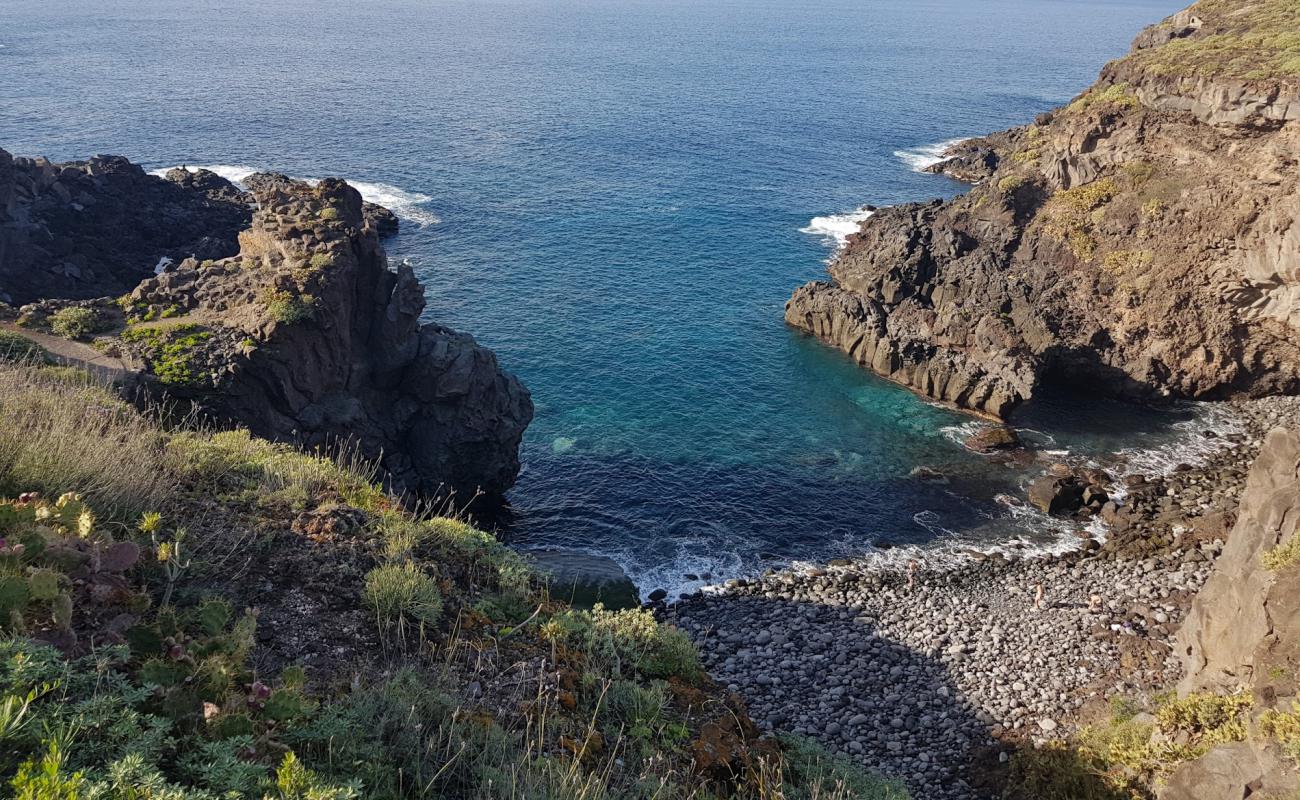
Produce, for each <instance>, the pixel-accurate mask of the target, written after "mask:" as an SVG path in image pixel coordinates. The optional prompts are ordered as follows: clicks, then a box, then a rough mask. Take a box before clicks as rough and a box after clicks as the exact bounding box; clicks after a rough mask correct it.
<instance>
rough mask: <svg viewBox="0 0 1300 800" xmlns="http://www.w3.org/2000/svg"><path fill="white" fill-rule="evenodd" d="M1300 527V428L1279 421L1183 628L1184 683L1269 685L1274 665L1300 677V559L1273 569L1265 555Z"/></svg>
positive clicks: (1192, 687) (1189, 686)
mask: <svg viewBox="0 0 1300 800" xmlns="http://www.w3.org/2000/svg"><path fill="white" fill-rule="evenodd" d="M1297 533H1300V431H1296V430H1285V429H1281V428H1279V429H1277V430H1274V431H1273V432H1272V433H1270V434H1269V436H1268V439H1267V440H1266V441H1265V444H1264V448H1263V449H1262V450H1261V451H1260V454H1259V457H1258V458H1257V459H1256V460H1255V463H1254V465H1253V466H1252V467H1251V470H1250V477H1249V478H1248V480H1247V482H1246V490H1245V492H1244V494H1243V495H1242V498H1241V506H1240V516H1239V517H1238V518H1237V524H1236V526H1235V527H1234V528H1233V530H1232V534H1231V535H1230V536H1229V537H1228V543H1227V546H1225V547H1224V549H1223V555H1221V556H1220V557H1219V560H1218V561H1217V562H1216V564H1215V568H1214V573H1213V574H1212V575H1211V576H1210V579H1209V580H1208V581H1207V582H1206V584H1205V587H1204V588H1203V589H1202V590H1201V592H1200V594H1199V595H1197V597H1196V600H1195V602H1194V603H1193V604H1192V610H1191V612H1190V613H1189V614H1188V616H1187V621H1186V623H1185V624H1184V625H1183V628H1182V631H1181V632H1180V635H1179V640H1180V643H1179V647H1180V650H1181V655H1182V656H1183V659H1184V662H1185V664H1186V667H1187V669H1186V678H1185V679H1184V681H1183V683H1182V686H1181V687H1180V688H1182V689H1183V690H1185V691H1198V690H1203V689H1214V690H1220V691H1222V690H1232V689H1236V688H1238V687H1241V686H1263V685H1268V683H1269V681H1270V675H1269V673H1270V672H1271V673H1273V674H1274V675H1276V674H1278V673H1279V671H1280V672H1282V673H1285V674H1286V676H1287V681H1288V682H1291V683H1293V682H1294V679H1295V674H1296V673H1297V671H1298V670H1300V558H1296V559H1293V560H1294V561H1295V562H1296V563H1293V564H1286V565H1283V566H1281V567H1280V568H1277V569H1269V568H1268V566H1266V556H1267V555H1268V554H1269V553H1270V552H1273V551H1278V548H1285V547H1286V546H1288V545H1289V544H1290V543H1291V542H1292V540H1293V539H1294V538H1295V536H1296V535H1297ZM1278 552H1284V551H1278ZM1296 552H1297V554H1300V550H1297V551H1296ZM1278 668H1280V670H1279V669H1278Z"/></svg>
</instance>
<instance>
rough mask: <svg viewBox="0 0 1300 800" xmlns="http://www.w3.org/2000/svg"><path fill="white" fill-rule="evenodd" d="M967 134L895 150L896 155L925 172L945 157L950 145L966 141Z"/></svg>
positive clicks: (916, 170) (918, 170)
mask: <svg viewBox="0 0 1300 800" xmlns="http://www.w3.org/2000/svg"><path fill="white" fill-rule="evenodd" d="M968 138H970V137H967V136H962V137H958V138H956V139H947V140H945V141H942V142H934V143H933V144H923V145H920V146H918V147H910V148H907V149H904V150H895V151H894V157H895V158H898V159H900V160H901V161H902V162H903V163H904V164H906V165H907V166H908V167H909V168H910V169H911V170H912V171H913V172H925V170H926V167H932V166H934V165H935V164H938V163H939V162H940V161H943V159H944V153H945V152H947V150H948V148H949V147H953V146H954V145H958V144H961V143H962V142H964V141H966V140H967V139H968Z"/></svg>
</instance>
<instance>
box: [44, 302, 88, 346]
mask: <svg viewBox="0 0 1300 800" xmlns="http://www.w3.org/2000/svg"><path fill="white" fill-rule="evenodd" d="M49 323H50V330H51V331H53V332H54V335H56V336H62V337H64V338H65V339H80V338H82V337H83V336H89V335H90V334H92V333H94V332H95V331H96V330H97V329H98V327H99V314H98V313H96V312H95V310H94V309H91V308H82V307H81V306H68V307H67V308H61V309H59V310H58V311H56V312H54V313H53V314H51V315H50V319H49Z"/></svg>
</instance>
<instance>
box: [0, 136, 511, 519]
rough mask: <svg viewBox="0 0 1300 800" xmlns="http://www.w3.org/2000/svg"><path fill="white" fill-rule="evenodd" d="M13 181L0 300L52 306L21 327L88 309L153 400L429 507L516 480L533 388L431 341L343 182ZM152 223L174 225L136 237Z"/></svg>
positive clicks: (8, 183)
mask: <svg viewBox="0 0 1300 800" xmlns="http://www.w3.org/2000/svg"><path fill="white" fill-rule="evenodd" d="M0 166H6V168H7V169H8V172H6V173H3V174H0V185H2V186H5V187H7V188H6V189H5V191H6V192H8V195H7V197H8V199H7V202H6V203H5V204H3V205H0V208H4V209H6V216H5V218H4V221H3V224H0V237H2V238H0V291H4V292H5V294H7V295H8V297H9V298H10V299H12V300H15V301H16V302H23V301H34V300H39V302H29V303H28V304H27V305H25V306H23V307H21V308H19V309H18V310H17V320H18V322H19V325H25V326H27V327H29V328H32V329H33V330H37V331H40V330H42V329H44V328H47V327H48V326H49V325H50V324H51V322H52V321H54V320H55V319H56V317H55V314H57V313H58V312H59V311H60V310H61V309H67V308H70V307H75V308H78V309H82V310H83V312H82V313H84V314H85V315H86V318H87V319H88V320H91V322H90V323H89V327H90V328H91V330H89V331H87V333H93V334H99V335H98V336H97V337H96V341H95V342H94V344H95V345H96V347H97V348H98V350H100V351H101V352H104V353H106V354H107V356H108V357H112V358H118V359H120V360H121V363H122V367H123V371H124V372H126V373H128V374H131V375H132V376H133V377H137V378H138V379H139V382H140V383H141V385H142V386H143V387H144V388H145V389H146V390H148V392H149V393H150V394H151V395H153V396H154V397H157V398H161V399H165V400H166V401H168V402H177V401H179V402H181V403H183V404H186V405H188V406H189V407H192V408H193V409H195V410H196V411H197V412H198V413H200V414H201V415H203V416H205V417H207V418H210V419H212V420H215V421H218V422H221V423H233V424H239V425H243V426H246V427H248V428H249V429H250V430H251V431H252V432H253V433H254V434H255V435H258V436H262V437H265V438H268V439H272V440H276V441H292V442H295V443H297V444H299V445H302V446H306V447H311V448H314V447H321V448H325V449H328V450H346V451H348V452H349V453H350V454H351V455H354V456H358V457H360V458H361V459H364V460H365V461H367V462H370V463H375V464H377V465H378V466H379V467H380V469H381V470H382V472H383V473H384V474H385V475H386V476H387V477H388V478H390V479H391V481H392V483H393V484H394V486H396V487H398V488H400V489H403V490H409V491H412V492H415V493H417V494H419V495H421V496H423V497H425V498H433V499H439V500H445V499H447V498H451V497H454V498H455V501H456V502H457V503H465V502H468V501H469V500H471V499H472V498H474V497H475V496H476V495H477V494H479V493H483V494H486V495H489V496H491V497H499V496H500V495H502V494H503V493H504V492H505V491H506V490H507V489H508V488H509V487H510V486H511V485H512V484H513V483H514V480H515V477H516V476H517V475H518V473H519V468H520V464H519V456H518V449H519V443H520V440H521V438H522V436H523V432H524V429H525V428H526V427H527V425H528V423H529V422H530V421H531V420H532V413H533V406H532V401H531V399H530V397H529V393H528V390H527V389H526V388H525V387H524V386H523V384H522V383H520V382H519V380H518V379H517V378H515V377H514V376H513V375H511V374H509V373H507V372H505V371H504V370H502V369H501V368H500V366H499V365H498V363H497V360H496V356H495V355H494V354H493V353H492V352H491V351H490V350H488V349H487V348H484V347H482V346H480V345H478V344H477V343H476V342H475V341H474V339H473V338H472V337H471V336H469V335H468V334H465V333H460V332H457V331H454V330H451V329H450V328H447V327H444V326H441V325H437V324H421V322H420V314H421V312H423V310H424V288H423V287H422V286H421V285H420V283H419V281H417V280H416V278H415V275H414V274H413V273H412V271H411V269H410V267H408V266H405V265H403V266H401V267H399V268H398V269H397V270H396V271H394V270H391V269H390V268H389V264H388V260H387V257H386V256H385V253H384V250H383V247H382V246H381V245H380V243H379V234H380V232H381V231H391V230H393V229H394V228H395V225H396V219H395V218H394V217H393V216H392V214H391V213H389V212H388V211H386V210H385V209H382V208H379V207H378V206H374V205H373V204H370V203H365V202H363V201H362V199H361V196H360V195H359V194H358V193H357V191H356V190H355V189H353V188H352V187H350V186H348V185H347V184H346V183H344V182H342V181H339V180H334V179H326V180H323V181H320V182H319V183H318V184H315V185H312V184H308V183H305V182H300V181H294V180H291V179H289V178H287V177H285V176H283V175H278V174H269V173H268V174H259V175H255V176H252V177H251V178H250V179H249V181H248V187H249V189H250V191H248V192H245V191H243V190H241V189H239V188H237V187H235V186H234V185H232V184H230V183H229V182H228V181H226V180H224V179H223V178H221V177H219V176H217V175H214V174H212V173H210V172H206V171H203V170H200V171H198V172H197V173H194V172H188V171H185V170H180V169H177V170H172V171H171V172H169V173H168V174H167V176H166V177H165V178H158V177H155V176H152V175H147V174H145V173H144V172H143V171H142V170H141V169H140V168H139V167H137V166H135V165H133V164H131V163H130V162H128V161H126V159H123V158H120V157H97V158H95V159H92V160H90V161H89V162H84V163H76V164H70V165H58V164H50V163H48V162H45V161H41V160H32V159H18V160H15V159H11V158H10V157H9V154H8V153H4V152H3V151H0ZM83 195H84V196H83ZM0 199H4V198H0ZM151 213H152V214H162V215H164V216H163V218H164V219H173V218H174V219H176V220H179V222H178V223H177V225H176V226H174V227H173V226H169V225H167V224H159V223H158V220H154V222H153V223H152V224H150V225H145V226H143V227H141V228H138V229H137V228H134V227H132V225H133V224H134V222H133V220H135V219H136V217H138V216H141V215H143V216H148V215H149V214H151ZM42 242H44V244H42ZM96 242H102V243H104V246H102V247H100V248H98V249H97V248H96V247H95V243H96ZM83 243H84V245H83ZM162 258H166V259H168V260H167V261H166V262H165V263H164V264H161V265H159V264H158V262H159V260H160V259H162ZM155 265H158V266H157V270H158V271H157V274H155ZM122 292H126V294H121V293H122ZM105 293H113V294H121V296H120V297H117V298H105V297H102V295H103V294H105ZM84 298H98V299H89V300H87V299H84Z"/></svg>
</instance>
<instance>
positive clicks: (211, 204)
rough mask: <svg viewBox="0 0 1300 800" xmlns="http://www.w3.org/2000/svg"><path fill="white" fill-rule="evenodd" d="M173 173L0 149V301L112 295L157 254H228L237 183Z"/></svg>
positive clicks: (237, 211)
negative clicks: (170, 177)
mask: <svg viewBox="0 0 1300 800" xmlns="http://www.w3.org/2000/svg"><path fill="white" fill-rule="evenodd" d="M175 173H176V175H175V178H176V179H175V180H160V179H159V178H157V177H155V176H153V175H148V174H146V173H145V171H144V170H143V169H141V168H140V167H139V166H137V165H135V164H132V163H131V162H130V161H127V160H126V159H125V158H122V157H121V156H96V157H94V158H92V159H90V160H89V161H76V162H71V163H66V164H55V163H51V162H50V161H48V160H46V159H44V158H14V157H13V156H11V155H10V154H9V153H8V152H6V151H4V150H0V302H6V303H12V304H22V303H29V302H32V301H34V300H39V299H42V298H47V297H63V298H78V299H85V298H92V297H102V296H104V295H119V294H122V293H123V292H129V291H130V290H131V289H132V288H133V287H134V286H135V285H136V284H137V283H139V282H140V280H141V279H142V278H144V277H146V276H148V275H151V274H153V270H154V267H155V265H157V263H158V262H159V260H161V259H163V258H170V259H173V260H177V261H179V260H180V259H182V258H185V257H188V256H196V257H198V258H209V259H210V258H223V257H225V256H229V255H233V254H234V253H235V252H236V251H237V250H238V249H239V246H238V244H237V243H236V241H235V238H236V236H237V235H238V234H239V231H240V229H242V228H245V227H247V226H248V222H249V219H250V217H251V210H250V209H249V207H248V203H247V200H246V198H245V197H244V195H243V193H242V192H240V191H239V190H238V189H236V188H235V187H234V186H232V185H231V184H230V183H229V182H227V181H225V180H222V179H221V178H218V177H217V176H216V175H213V174H212V173H210V172H200V173H198V174H194V173H187V172H185V171H184V170H176V171H175Z"/></svg>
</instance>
